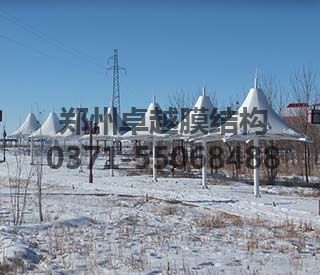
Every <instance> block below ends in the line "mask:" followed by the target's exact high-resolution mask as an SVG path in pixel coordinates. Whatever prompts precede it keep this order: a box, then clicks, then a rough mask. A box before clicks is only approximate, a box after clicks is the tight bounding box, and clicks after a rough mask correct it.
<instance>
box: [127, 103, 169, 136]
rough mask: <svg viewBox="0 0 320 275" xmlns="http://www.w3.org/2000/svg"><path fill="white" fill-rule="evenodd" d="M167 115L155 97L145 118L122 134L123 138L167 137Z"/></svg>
mask: <svg viewBox="0 0 320 275" xmlns="http://www.w3.org/2000/svg"><path fill="white" fill-rule="evenodd" d="M164 120H165V116H164V114H163V112H162V110H161V108H160V105H159V104H158V103H157V102H156V100H155V97H153V102H151V103H150V104H149V107H148V109H147V111H146V113H145V114H144V116H143V118H142V119H141V120H140V122H139V123H138V124H136V125H135V126H134V127H133V128H132V129H131V130H129V131H128V132H127V133H125V134H124V135H122V136H121V138H122V139H140V140H144V139H145V140H148V139H162V138H165V137H167V136H168V135H167V134H165V132H166V130H167V129H165V127H163V121H164Z"/></svg>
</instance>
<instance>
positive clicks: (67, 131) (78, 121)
mask: <svg viewBox="0 0 320 275" xmlns="http://www.w3.org/2000/svg"><path fill="white" fill-rule="evenodd" d="M74 121H75V122H74V123H73V124H71V125H65V126H63V128H62V129H61V131H60V132H58V133H57V134H56V135H55V136H53V138H62V139H73V138H78V137H79V136H80V135H81V129H83V128H84V127H85V125H86V123H85V120H84V119H82V118H81V113H80V111H79V109H76V113H75V119H74ZM78 127H79V128H80V129H77V128H78ZM78 133H80V135H78Z"/></svg>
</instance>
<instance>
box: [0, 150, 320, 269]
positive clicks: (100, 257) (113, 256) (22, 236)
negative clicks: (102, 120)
mask: <svg viewBox="0 0 320 275" xmlns="http://www.w3.org/2000/svg"><path fill="white" fill-rule="evenodd" d="M99 161H100V162H99ZM29 162H30V157H28V156H25V160H24V177H25V176H26V174H27V171H28V169H29V167H30V166H29ZM7 163H8V166H9V172H8V167H7V164H5V163H2V164H0V182H1V183H0V184H1V189H0V262H1V269H2V271H3V270H4V271H6V269H9V268H12V267H15V268H17V269H20V270H21V269H23V270H24V272H25V273H27V272H29V273H34V274H37V273H41V274H48V273H49V272H52V273H54V274H62V273H63V274H65V273H67V274H319V270H320V261H319V256H320V216H319V215H318V198H316V197H312V196H301V194H302V192H301V190H300V189H299V188H293V187H292V188H288V187H272V188H271V187H262V188H261V189H262V190H261V191H262V192H261V193H262V197H261V198H258V199H256V198H253V187H252V186H250V185H248V184H244V183H239V182H230V181H226V182H225V183H222V184H221V179H220V180H219V184H214V182H215V181H214V180H212V184H210V185H209V189H208V190H203V189H201V180H200V179H186V178H159V181H158V182H157V183H153V182H152V178H151V177H150V176H148V175H141V176H126V175H125V174H119V173H118V172H117V171H116V173H115V177H110V176H109V171H108V170H103V169H101V168H102V160H98V162H97V164H96V165H95V169H94V183H93V184H89V183H88V171H87V169H86V167H84V172H82V173H79V171H78V170H71V169H67V168H66V165H65V163H64V164H63V166H62V167H61V168H60V169H57V170H53V169H50V168H49V167H47V166H45V167H44V178H43V181H44V184H43V187H44V190H43V192H44V198H43V203H44V206H43V208H44V220H45V221H44V222H43V223H41V224H40V223H39V222H38V221H39V219H38V208H37V201H36V196H35V193H36V191H35V190H36V187H35V183H34V182H32V184H31V185H30V187H29V191H28V193H29V195H28V196H27V208H26V211H25V216H24V220H25V222H24V223H23V224H22V225H20V226H14V225H13V224H12V215H11V210H10V207H11V206H10V205H11V204H10V201H11V197H10V188H9V185H8V175H9V176H10V177H14V174H15V168H14V167H15V158H14V157H13V156H12V155H9V156H8V162H7ZM122 173H123V172H122ZM308 192H309V193H311V192H312V191H311V190H308ZM308 192H307V193H308ZM1 269H0V274H1Z"/></svg>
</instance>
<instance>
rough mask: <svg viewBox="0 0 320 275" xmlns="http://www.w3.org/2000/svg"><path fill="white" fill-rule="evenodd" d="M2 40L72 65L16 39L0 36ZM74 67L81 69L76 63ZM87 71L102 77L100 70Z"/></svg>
mask: <svg viewBox="0 0 320 275" xmlns="http://www.w3.org/2000/svg"><path fill="white" fill-rule="evenodd" d="M0 38H2V39H4V40H6V41H8V42H10V43H13V44H15V45H18V46H20V47H23V48H25V49H27V50H32V51H34V52H36V53H38V54H40V55H42V56H45V57H48V58H52V59H54V60H55V61H58V62H62V63H64V64H68V65H70V64H69V63H68V62H64V61H62V60H59V59H56V58H54V57H52V56H50V55H49V54H47V53H46V52H44V51H42V50H39V49H37V48H34V47H32V46H29V45H27V44H25V43H23V42H21V41H18V40H16V39H14V38H11V37H9V36H6V35H3V34H0ZM72 65H74V66H76V67H77V68H79V64H75V63H74V64H72ZM86 70H87V71H90V72H94V73H96V74H99V75H101V72H100V71H98V70H96V69H91V68H86Z"/></svg>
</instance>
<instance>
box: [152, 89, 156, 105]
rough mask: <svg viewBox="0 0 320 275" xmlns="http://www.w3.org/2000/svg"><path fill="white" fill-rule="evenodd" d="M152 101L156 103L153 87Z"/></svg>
mask: <svg viewBox="0 0 320 275" xmlns="http://www.w3.org/2000/svg"><path fill="white" fill-rule="evenodd" d="M152 102H153V103H156V96H155V89H153V96H152Z"/></svg>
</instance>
